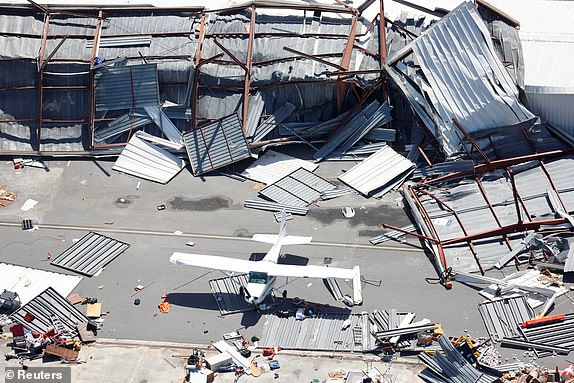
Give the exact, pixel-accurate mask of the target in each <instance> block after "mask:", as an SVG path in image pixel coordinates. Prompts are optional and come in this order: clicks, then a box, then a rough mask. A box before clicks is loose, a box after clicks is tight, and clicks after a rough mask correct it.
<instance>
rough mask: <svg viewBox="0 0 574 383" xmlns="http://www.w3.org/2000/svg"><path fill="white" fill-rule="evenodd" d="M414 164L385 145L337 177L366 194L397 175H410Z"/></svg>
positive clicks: (404, 176)
mask: <svg viewBox="0 0 574 383" xmlns="http://www.w3.org/2000/svg"><path fill="white" fill-rule="evenodd" d="M414 166H415V165H414V164H413V163H412V162H411V161H409V160H407V159H406V158H405V157H403V156H401V155H400V154H398V153H397V152H395V151H394V150H393V149H392V148H391V147H390V146H385V147H383V148H382V149H380V150H379V151H378V152H376V153H375V154H373V155H371V156H369V157H368V158H367V159H366V160H363V161H362V162H361V163H359V164H357V165H355V166H353V167H352V168H351V169H350V170H349V171H347V172H346V173H345V174H343V175H341V176H339V177H337V178H338V179H340V180H341V181H343V182H344V183H346V184H347V185H349V186H351V187H352V188H353V189H355V190H357V191H359V192H360V193H362V194H364V195H368V194H369V193H370V192H372V191H374V190H376V189H378V188H380V187H382V186H384V185H386V184H387V183H390V182H392V181H393V180H395V179H396V178H397V177H402V178H403V179H404V178H406V177H408V175H409V173H410V172H411V170H412V169H413V168H414Z"/></svg>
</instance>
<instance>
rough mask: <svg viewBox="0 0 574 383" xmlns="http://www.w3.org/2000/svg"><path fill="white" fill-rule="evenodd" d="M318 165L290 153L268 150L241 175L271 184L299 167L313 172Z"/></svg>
mask: <svg viewBox="0 0 574 383" xmlns="http://www.w3.org/2000/svg"><path fill="white" fill-rule="evenodd" d="M318 166H319V165H317V164H314V163H312V162H309V161H305V160H301V159H299V158H295V157H292V156H290V155H288V154H283V153H280V152H275V151H273V150H268V151H267V152H265V154H263V155H262V156H260V157H259V158H258V159H257V160H256V161H255V162H254V163H253V164H252V165H251V166H249V167H248V168H247V169H245V170H244V171H243V172H242V173H241V175H242V176H243V177H246V178H249V179H251V180H254V181H257V182H262V183H264V184H267V185H271V184H272V183H274V182H276V181H278V180H280V179H281V178H283V177H285V176H286V175H288V174H290V173H292V172H293V171H295V170H297V169H299V168H303V169H306V170H308V171H310V172H312V171H314V170H315V169H317V167H318Z"/></svg>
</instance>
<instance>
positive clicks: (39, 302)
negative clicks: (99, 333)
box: [10, 287, 88, 334]
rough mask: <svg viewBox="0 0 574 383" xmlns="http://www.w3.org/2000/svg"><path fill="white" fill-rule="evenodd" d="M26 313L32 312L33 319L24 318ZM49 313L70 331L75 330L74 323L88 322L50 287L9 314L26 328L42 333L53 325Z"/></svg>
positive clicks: (73, 331)
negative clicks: (28, 320)
mask: <svg viewBox="0 0 574 383" xmlns="http://www.w3.org/2000/svg"><path fill="white" fill-rule="evenodd" d="M27 313H29V314H32V315H33V316H34V318H35V319H34V320H32V321H31V322H27V321H26V320H25V319H24V317H25V316H26V314H27ZM51 314H53V315H55V316H57V317H58V318H59V319H60V321H61V322H62V324H63V325H64V326H65V327H66V328H67V329H68V331H70V332H72V333H75V332H76V325H78V324H79V323H87V322H88V318H87V317H86V316H85V315H84V314H82V313H81V312H80V311H79V310H78V309H77V308H75V307H74V306H73V305H72V304H71V303H70V302H68V301H67V300H66V299H65V298H64V297H63V296H61V295H60V294H58V293H57V292H56V291H55V290H54V289H52V288H51V287H48V288H47V289H46V290H44V291H43V292H42V293H41V294H39V295H38V296H37V297H36V298H34V299H32V300H31V301H30V302H28V303H27V304H25V305H23V306H22V307H20V308H19V309H18V310H16V311H15V312H14V313H13V314H12V315H10V318H12V319H13V320H14V321H16V322H20V323H22V324H23V325H24V327H25V328H26V329H27V330H31V331H38V332H39V333H42V334H43V333H45V332H46V331H48V330H49V329H50V328H52V327H53V326H52V321H51V319H50V315H51Z"/></svg>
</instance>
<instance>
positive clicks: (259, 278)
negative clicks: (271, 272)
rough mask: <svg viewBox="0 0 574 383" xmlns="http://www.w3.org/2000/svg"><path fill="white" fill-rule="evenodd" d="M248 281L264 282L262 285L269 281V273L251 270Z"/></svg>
mask: <svg viewBox="0 0 574 383" xmlns="http://www.w3.org/2000/svg"><path fill="white" fill-rule="evenodd" d="M248 283H258V284H262V285H264V284H266V283H267V273H260V272H257V271H250V272H249V281H248Z"/></svg>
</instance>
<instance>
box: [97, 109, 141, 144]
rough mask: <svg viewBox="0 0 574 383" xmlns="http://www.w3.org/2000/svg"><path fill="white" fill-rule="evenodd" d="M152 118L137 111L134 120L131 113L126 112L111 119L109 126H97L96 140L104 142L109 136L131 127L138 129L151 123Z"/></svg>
mask: <svg viewBox="0 0 574 383" xmlns="http://www.w3.org/2000/svg"><path fill="white" fill-rule="evenodd" d="M151 122H152V120H151V119H150V118H149V117H148V116H145V115H142V114H139V113H135V114H134V116H133V120H132V115H131V114H124V115H123V116H121V117H118V118H116V119H115V120H114V121H111V122H110V123H109V124H108V126H107V127H97V128H96V130H95V131H94V141H95V142H102V141H104V140H106V139H108V138H112V137H115V136H117V135H120V134H122V133H124V132H127V131H129V130H130V129H134V130H136V129H138V128H141V127H142V126H145V125H148V124H151Z"/></svg>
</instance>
